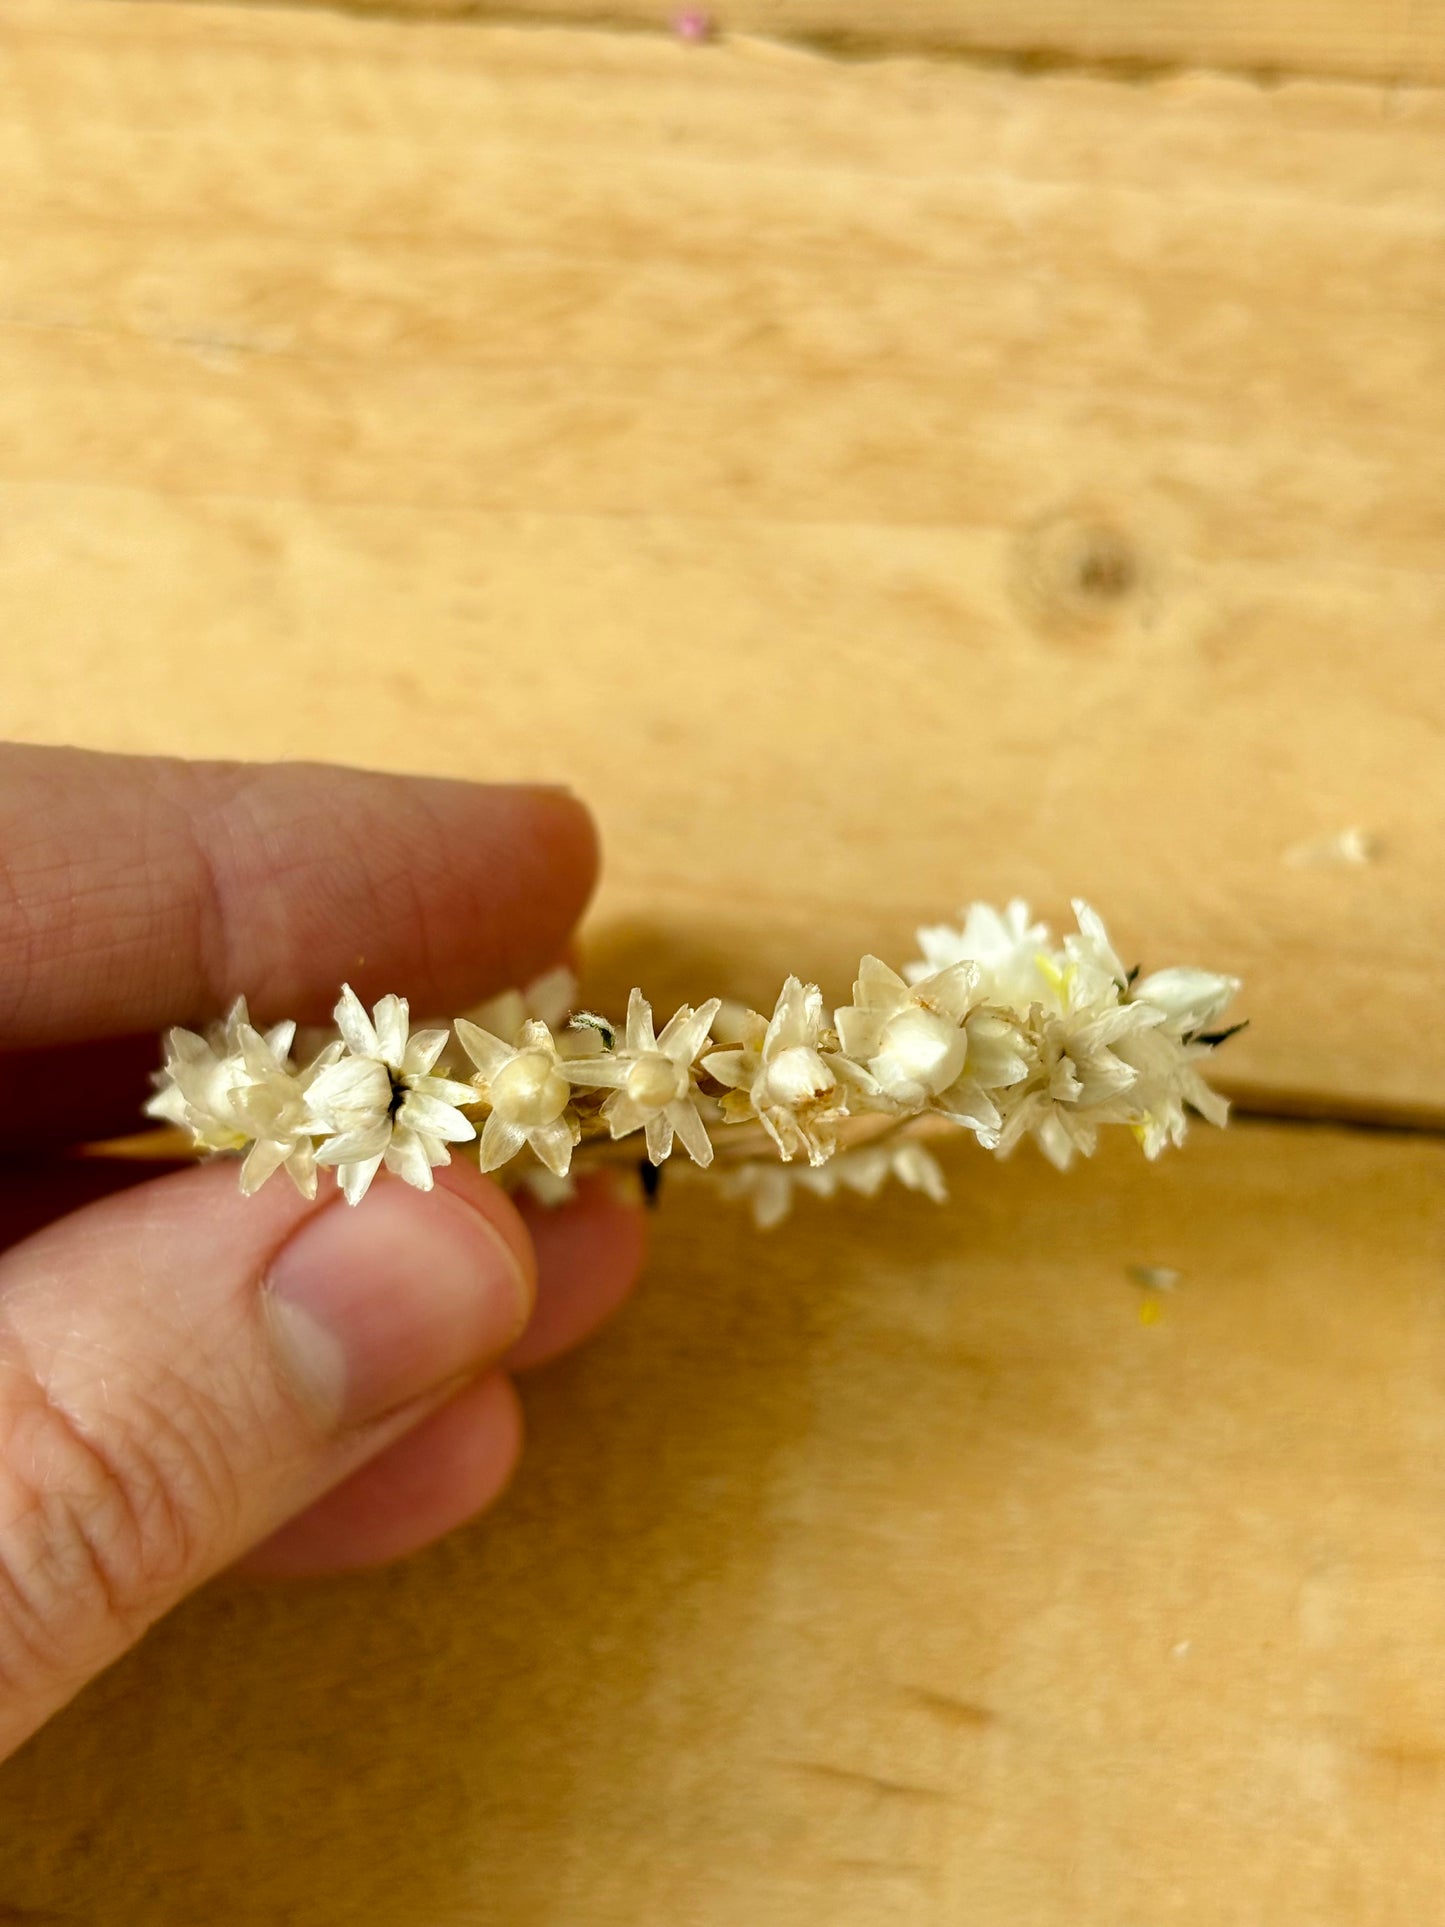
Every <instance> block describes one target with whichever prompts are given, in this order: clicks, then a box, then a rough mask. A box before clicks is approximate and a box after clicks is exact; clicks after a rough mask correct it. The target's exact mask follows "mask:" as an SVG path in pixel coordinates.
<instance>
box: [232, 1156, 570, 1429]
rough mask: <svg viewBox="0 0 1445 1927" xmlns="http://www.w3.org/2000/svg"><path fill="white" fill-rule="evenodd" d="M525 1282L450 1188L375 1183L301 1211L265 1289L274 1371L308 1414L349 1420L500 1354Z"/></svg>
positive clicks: (515, 1325)
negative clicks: (354, 1203) (360, 1199)
mask: <svg viewBox="0 0 1445 1927" xmlns="http://www.w3.org/2000/svg"><path fill="white" fill-rule="evenodd" d="M531 1297H532V1288H531V1280H530V1278H529V1277H528V1275H527V1272H526V1270H525V1269H524V1266H523V1264H522V1262H521V1260H520V1259H519V1257H518V1256H517V1254H516V1253H515V1252H514V1250H513V1249H512V1247H511V1246H510V1245H509V1244H508V1243H507V1242H506V1240H505V1239H504V1237H503V1236H502V1233H501V1232H500V1231H499V1230H497V1229H496V1228H495V1227H494V1226H493V1225H492V1224H491V1223H490V1222H489V1221H488V1220H487V1219H486V1218H484V1217H483V1216H482V1215H481V1213H480V1212H479V1211H476V1210H474V1209H473V1208H472V1207H471V1205H469V1204H467V1203H465V1202H464V1201H463V1200H462V1199H461V1198H459V1197H456V1196H454V1195H453V1194H452V1193H451V1192H450V1191H445V1190H440V1189H438V1190H436V1191H433V1192H431V1193H430V1194H427V1195H423V1194H422V1193H421V1192H419V1191H413V1190H411V1189H409V1188H408V1187H407V1186H406V1185H403V1184H400V1183H395V1182H391V1183H388V1182H385V1181H383V1182H382V1183H380V1184H377V1185H375V1186H374V1187H373V1189H372V1190H371V1191H370V1192H369V1193H368V1195H367V1197H366V1200H365V1202H364V1203H362V1204H361V1205H359V1206H358V1207H357V1208H356V1209H355V1210H352V1209H351V1208H350V1207H349V1206H347V1205H343V1204H339V1203H338V1204H334V1205H331V1206H329V1207H328V1208H327V1209H326V1210H324V1211H322V1212H320V1213H319V1214H318V1215H317V1216H316V1217H314V1218H308V1219H307V1220H306V1222H305V1223H304V1224H303V1225H302V1226H301V1228H300V1229H299V1230H298V1231H297V1232H296V1234H295V1236H294V1237H292V1238H291V1239H290V1241H289V1242H288V1243H287V1244H286V1245H284V1246H283V1247H282V1249H281V1251H280V1252H279V1253H278V1254H277V1256H276V1259H275V1261H274V1262H273V1264H272V1266H271V1271H270V1274H269V1276H268V1277H267V1280H266V1287H265V1291H264V1293H263V1302H264V1304H265V1307H266V1314H267V1321H268V1323H269V1325H270V1328H271V1332H272V1336H273V1338H274V1341H275V1344H276V1348H277V1353H278V1356H279V1358H280V1362H281V1367H282V1370H283V1371H284V1372H285V1373H286V1375H287V1377H288V1378H289V1379H290V1380H291V1382H292V1384H293V1385H294V1386H295V1388H296V1389H297V1391H298V1392H299V1394H300V1395H301V1397H302V1398H303V1399H304V1401H305V1402H306V1403H307V1404H308V1405H309V1406H310V1407H311V1409H312V1410H313V1412H314V1413H315V1414H316V1416H317V1417H318V1418H319V1419H320V1420H321V1421H322V1422H323V1423H326V1424H330V1425H356V1424H361V1423H364V1422H365V1421H366V1420H368V1419H374V1418H379V1417H380V1416H381V1415H382V1414H383V1413H384V1412H389V1411H390V1410H392V1408H393V1407H395V1406H398V1405H401V1404H403V1403H404V1402H405V1401H407V1400H408V1399H413V1398H418V1397H420V1396H421V1395H422V1394H423V1393H425V1392H428V1391H431V1390H432V1389H433V1388H434V1387H436V1386H439V1385H443V1384H445V1383H446V1381H447V1380H448V1379H451V1378H456V1377H457V1376H458V1375H460V1374H464V1373H468V1372H471V1371H475V1370H478V1369H480V1368H481V1367H482V1366H483V1365H485V1364H487V1363H488V1362H489V1361H490V1360H492V1359H494V1358H499V1357H500V1356H501V1354H502V1353H503V1352H504V1351H506V1349H507V1347H508V1346H509V1345H510V1344H511V1342H512V1341H513V1339H515V1338H516V1337H517V1335H518V1333H519V1332H520V1331H521V1329H522V1327H523V1325H524V1324H525V1323H526V1320H527V1316H528V1314H529V1312H530V1309H531Z"/></svg>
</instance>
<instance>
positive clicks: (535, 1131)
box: [527, 1117, 576, 1178]
mask: <svg viewBox="0 0 1445 1927" xmlns="http://www.w3.org/2000/svg"><path fill="white" fill-rule="evenodd" d="M575 1141H576V1140H575V1139H574V1138H573V1136H572V1129H571V1126H570V1125H569V1124H568V1122H567V1119H566V1118H565V1117H554V1118H553V1119H552V1121H551V1123H550V1124H537V1125H534V1126H533V1128H532V1129H531V1130H530V1131H528V1133H527V1142H528V1143H529V1144H530V1145H531V1147H532V1149H533V1150H534V1151H535V1152H536V1154H537V1156H538V1157H539V1158H540V1159H541V1160H542V1162H543V1164H545V1165H546V1167H547V1169H548V1170H549V1171H550V1172H551V1173H552V1175H553V1176H554V1177H558V1178H565V1177H566V1175H567V1170H568V1166H569V1165H570V1164H571V1162H572V1146H573V1144H574V1143H575Z"/></svg>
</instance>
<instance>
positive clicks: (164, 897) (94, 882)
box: [0, 745, 597, 1050]
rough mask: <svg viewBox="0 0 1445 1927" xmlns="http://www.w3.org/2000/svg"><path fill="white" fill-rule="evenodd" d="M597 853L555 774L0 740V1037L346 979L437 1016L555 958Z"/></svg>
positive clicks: (316, 999) (10, 1046)
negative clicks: (460, 772) (458, 775)
mask: <svg viewBox="0 0 1445 1927" xmlns="http://www.w3.org/2000/svg"><path fill="white" fill-rule="evenodd" d="M596 869H597V843H596V834H595V831H594V829H593V826H592V819H591V817H590V816H589V815H588V813H587V811H586V810H585V809H584V808H583V806H582V805H581V804H580V803H579V802H577V801H576V800H575V798H573V797H571V796H570V795H568V794H567V793H566V792H565V791H563V790H558V789H547V788H541V787H527V786H517V785H491V784H479V783H465V782H459V781H454V780H451V779H446V778H436V777H419V776H390V775H382V774H375V773H371V772H367V771H362V770H352V769H343V768H330V767H326V766H323V765H318V764H307V763H278V764H269V765H268V764H244V763H186V762H181V761H178V760H173V759H170V758H156V757H129V756H108V755H100V754H96V753H92V752H87V751H81V750H69V749H41V748H31V747H27V746H21V745H7V746H5V747H4V748H3V749H0V1049H4V1050H14V1049H30V1048H36V1047H40V1046H46V1045H53V1044H65V1043H72V1042H76V1041H78V1040H81V1039H88V1038H93V1037H119V1036H124V1035H126V1034H127V1033H132V1032H135V1031H139V1030H159V1029H161V1028H162V1027H163V1026H165V1025H168V1024H176V1023H183V1024H184V1023H191V1024H194V1023H197V1022H200V1021H202V1020H203V1019H205V1018H207V1017H209V1016H213V1015H214V1014H215V1013H216V1012H217V1011H219V1010H220V1009H222V1008H223V1007H224V1006H225V1005H226V1004H228V1003H229V1002H230V1001H231V999H232V998H233V997H235V996H237V995H238V994H240V993H243V992H244V993H245V995H246V996H247V998H248V999H249V1000H250V1002H251V1005H252V1008H253V1010H254V1011H255V1013H256V1014H257V1016H258V1017H259V1018H260V1019H261V1020H263V1021H269V1020H274V1019H276V1018H281V1017H294V1018H296V1019H298V1020H299V1021H301V1022H314V1021H317V1020H319V1019H322V1018H324V1017H325V1015H326V1014H327V1012H329V1010H330V1008H331V1005H332V1004H333V1002H334V1001H335V998H336V993H337V990H338V988H339V986H340V984H341V983H342V981H343V980H346V981H349V982H351V983H352V984H353V985H354V986H355V988H356V989H357V991H358V993H359V994H360V995H362V996H363V997H366V998H368V999H369V998H371V997H375V996H378V995H380V994H381V993H383V992H385V991H388V990H395V991H397V992H399V993H401V994H402V995H405V996H408V997H410V999H411V1001H412V1004H413V1007H414V1008H416V1009H417V1010H418V1012H419V1013H425V1014H427V1015H430V1014H433V1013H435V1014H437V1015H445V1014H447V1013H448V1012H449V1011H450V1010H452V1009H455V1008H457V1007H458V1006H459V1005H463V1004H466V1003H469V1002H472V1001H475V1000H476V999H477V998H480V997H484V996H487V995H489V994H490V993H492V992H493V991H496V990H500V989H504V988H506V987H507V986H509V985H511V984H522V983H525V982H527V981H528V980H529V979H530V978H532V977H534V976H536V975H537V974H538V973H539V972H540V971H542V970H544V969H546V968H547V966H548V965H549V964H551V963H553V962H555V961H556V959H557V957H558V956H559V955H560V953H561V951H562V949H563V946H564V944H565V942H566V939H567V934H568V932H569V931H570V930H571V928H572V926H573V924H574V923H575V922H576V920H577V918H578V916H579V915H580V914H581V912H582V910H583V908H584V907H585V904H586V901H587V898H588V896H589V895H590V893H591V890H592V885H593V882H594V880H595V877H596Z"/></svg>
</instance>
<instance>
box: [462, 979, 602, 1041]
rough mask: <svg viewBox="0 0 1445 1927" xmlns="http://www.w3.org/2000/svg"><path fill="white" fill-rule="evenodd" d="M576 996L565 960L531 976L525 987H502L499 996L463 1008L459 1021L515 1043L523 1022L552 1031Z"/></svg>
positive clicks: (561, 1023)
mask: <svg viewBox="0 0 1445 1927" xmlns="http://www.w3.org/2000/svg"><path fill="white" fill-rule="evenodd" d="M576 996H577V979H576V977H575V976H574V975H573V974H572V972H571V971H570V970H569V969H568V968H567V966H566V965H565V964H558V965H557V967H556V969H555V970H549V971H547V973H546V974H545V975H544V976H541V977H537V978H534V980H533V981H532V982H531V983H530V984H528V985H527V987H526V989H525V990H504V991H503V992H502V994H501V995H500V996H499V997H489V998H488V999H487V1001H486V1003H484V1004H477V1005H475V1006H474V1007H473V1008H472V1009H471V1010H466V1011H463V1012H462V1016H461V1019H460V1020H459V1023H461V1022H465V1023H469V1024H475V1025H476V1026H477V1028H478V1029H479V1030H487V1031H490V1032H491V1033H492V1035H493V1036H494V1037H500V1038H501V1039H502V1042H503V1043H505V1044H515V1043H516V1041H517V1039H518V1038H519V1037H520V1036H521V1034H522V1026H523V1024H526V1023H530V1022H533V1021H535V1022H538V1023H543V1024H545V1025H546V1026H547V1028H548V1030H550V1031H552V1032H553V1034H554V1035H555V1034H557V1033H558V1032H560V1031H561V1030H562V1029H563V1026H564V1025H565V1024H566V1022H567V1019H568V1017H569V1016H570V1015H571V1012H572V1006H573V1003H574V1001H575V999H576ZM458 1034H459V1035H460V1030H458ZM559 1041H561V1040H559Z"/></svg>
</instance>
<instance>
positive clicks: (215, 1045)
mask: <svg viewBox="0 0 1445 1927" xmlns="http://www.w3.org/2000/svg"><path fill="white" fill-rule="evenodd" d="M295 1033H296V1026H295V1024H293V1023H290V1022H287V1023H281V1024H276V1025H274V1026H273V1027H272V1028H271V1029H270V1030H268V1031H267V1032H266V1033H265V1034H264V1035H263V1034H262V1033H261V1032H260V1031H258V1030H257V1029H256V1028H255V1026H254V1025H253V1024H252V1023H251V1020H250V1013H249V1011H248V1010H247V1008H246V999H245V998H244V997H238V998H237V999H236V1001H235V1002H234V1003H233V1004H232V1006H231V1008H230V1010H229V1011H228V1012H227V1014H226V1017H225V1019H224V1021H223V1022H222V1023H220V1024H215V1025H213V1026H212V1027H211V1029H210V1031H209V1033H208V1034H207V1035H206V1036H205V1037H199V1036H197V1035H196V1033H195V1032H194V1031H190V1030H183V1029H180V1028H177V1029H175V1030H172V1031H171V1032H170V1033H169V1035H168V1037H167V1039H166V1066H165V1070H164V1072H163V1073H162V1080H163V1081H162V1084H161V1088H160V1090H159V1091H158V1092H157V1093H156V1095H155V1096H154V1097H153V1098H152V1099H151V1100H150V1102H149V1103H148V1104H147V1105H146V1107H145V1110H146V1115H147V1116H148V1117H154V1118H162V1119H164V1120H165V1121H166V1122H167V1123H170V1124H177V1125H180V1126H181V1127H182V1128H183V1129H184V1130H187V1131H189V1132H190V1135H191V1141H192V1143H193V1144H194V1145H195V1147H196V1148H197V1149H198V1150H203V1151H244V1152H245V1153H246V1155H245V1160H244V1162H243V1163H242V1166H241V1189H242V1191H243V1192H244V1193H245V1194H246V1195H247V1196H248V1197H249V1196H250V1195H251V1193H252V1192H255V1191H258V1190H259V1189H260V1188H261V1186H262V1185H263V1184H264V1183H265V1182H266V1180H267V1178H269V1177H270V1176H271V1175H272V1174H273V1173H274V1172H276V1171H278V1170H280V1169H282V1168H283V1167H284V1168H285V1170H286V1172H287V1174H288V1176H289V1177H290V1178H291V1181H292V1182H293V1183H294V1184H295V1186H296V1188H297V1190H298V1191H299V1192H300V1193H301V1195H302V1196H303V1197H305V1198H313V1197H315V1195H316V1157H315V1151H314V1147H313V1144H312V1140H311V1124H310V1119H309V1114H308V1110H307V1104H306V1092H307V1089H308V1087H309V1086H310V1084H311V1083H312V1081H313V1080H314V1079H315V1077H316V1076H317V1074H318V1073H319V1072H320V1071H321V1070H322V1069H324V1068H325V1066H326V1065H327V1064H330V1063H332V1062H333V1061H334V1060H335V1059H336V1058H337V1057H338V1056H340V1054H341V1049H342V1047H341V1045H340V1044H339V1043H335V1044H331V1045H329V1046H328V1047H327V1048H326V1049H324V1050H323V1051H322V1052H321V1054H320V1055H319V1056H318V1057H317V1058H316V1060H315V1061H314V1062H313V1063H312V1064H311V1065H309V1066H308V1067H307V1069H306V1070H305V1071H297V1070H296V1069H295V1068H294V1067H293V1066H292V1064H291V1062H290V1059H289V1055H288V1053H289V1051H290V1048H291V1043H292V1039H293V1038H294V1036H295Z"/></svg>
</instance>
